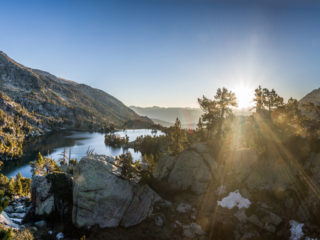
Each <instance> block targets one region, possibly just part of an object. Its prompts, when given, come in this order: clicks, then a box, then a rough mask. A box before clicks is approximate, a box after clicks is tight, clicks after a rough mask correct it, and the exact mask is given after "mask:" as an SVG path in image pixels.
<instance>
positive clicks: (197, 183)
mask: <svg viewBox="0 0 320 240" xmlns="http://www.w3.org/2000/svg"><path fill="white" fill-rule="evenodd" d="M200 148H201V149H202V151H198V150H197V149H200ZM208 151H209V150H208V149H207V147H206V145H204V144H197V145H196V146H193V147H192V148H191V149H188V150H186V151H184V152H182V153H181V154H179V155H178V156H176V157H172V156H168V155H163V156H162V157H161V159H160V160H159V163H158V165H157V166H156V168H155V170H154V172H153V176H154V178H155V179H157V180H158V181H160V182H164V184H163V185H164V186H166V188H168V190H170V191H191V192H193V193H195V194H202V193H204V192H205V191H206V189H207V187H208V184H209V182H210V180H211V179H212V175H211V169H212V168H213V166H214V159H213V158H211V157H210V155H209V154H208Z"/></svg>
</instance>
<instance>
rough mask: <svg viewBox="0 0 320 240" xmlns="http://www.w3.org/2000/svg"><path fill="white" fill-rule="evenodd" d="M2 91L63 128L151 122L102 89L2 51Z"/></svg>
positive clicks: (0, 61) (49, 121)
mask: <svg viewBox="0 0 320 240" xmlns="http://www.w3.org/2000/svg"><path fill="white" fill-rule="evenodd" d="M0 91H2V92H3V93H5V94H6V95H8V96H9V97H10V98H11V99H12V101H14V102H16V103H17V104H19V105H21V107H24V108H26V109H27V110H28V111H29V112H34V113H36V114H38V115H39V116H40V117H41V118H43V119H45V120H46V121H45V122H46V123H48V124H49V125H50V124H51V125H52V124H54V123H55V122H57V121H58V122H59V124H60V125H61V123H62V125H63V127H78V128H79V127H81V128H83V129H86V128H89V127H91V128H92V127H98V126H99V127H101V126H102V125H103V124H105V123H106V122H108V123H113V124H115V125H117V126H122V125H124V124H125V123H126V122H127V121H130V122H135V121H139V123H141V122H144V123H146V125H149V124H152V121H151V120H149V119H147V118H141V117H140V116H139V115H137V114H136V113H135V112H134V111H132V110H131V109H130V108H128V107H126V106H125V105H124V104H123V103H122V102H120V101H119V100H117V99H116V98H114V97H113V96H111V95H109V94H107V93H105V92H104V91H102V90H99V89H95V88H91V87H90V86H87V85H85V84H78V83H76V82H72V81H68V80H65V79H62V78H58V77H56V76H54V75H52V74H50V73H47V72H44V71H41V70H37V69H31V68H28V67H25V66H23V65H21V64H19V63H17V62H15V61H14V60H12V59H11V58H9V57H8V56H7V55H6V54H5V53H3V52H1V51H0ZM49 127H50V126H49Z"/></svg>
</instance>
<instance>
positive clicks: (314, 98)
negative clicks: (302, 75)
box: [299, 88, 320, 105]
mask: <svg viewBox="0 0 320 240" xmlns="http://www.w3.org/2000/svg"><path fill="white" fill-rule="evenodd" d="M299 102H300V103H308V102H311V103H314V104H315V105H320V88H318V89H314V90H313V91H311V92H310V93H308V94H307V95H305V96H304V97H303V98H301V100H300V101H299Z"/></svg>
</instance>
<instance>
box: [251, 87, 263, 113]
mask: <svg viewBox="0 0 320 240" xmlns="http://www.w3.org/2000/svg"><path fill="white" fill-rule="evenodd" d="M253 101H254V102H256V112H257V113H258V112H260V111H261V110H262V109H264V94H263V90H262V88H261V86H260V85H259V87H258V88H257V89H255V90H254V99H253Z"/></svg>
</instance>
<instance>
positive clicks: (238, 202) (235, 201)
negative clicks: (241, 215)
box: [218, 190, 251, 209]
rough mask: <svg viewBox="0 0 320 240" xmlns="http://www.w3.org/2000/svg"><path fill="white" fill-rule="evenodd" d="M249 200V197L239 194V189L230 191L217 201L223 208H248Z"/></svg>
mask: <svg viewBox="0 0 320 240" xmlns="http://www.w3.org/2000/svg"><path fill="white" fill-rule="evenodd" d="M250 204H251V202H250V200H249V199H247V198H244V197H242V196H241V194H240V192H239V190H236V191H234V192H230V193H229V195H228V196H227V197H225V198H223V199H222V200H221V201H218V205H219V206H221V207H224V208H228V209H232V208H234V207H238V208H239V209H240V208H248V207H249V206H250Z"/></svg>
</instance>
